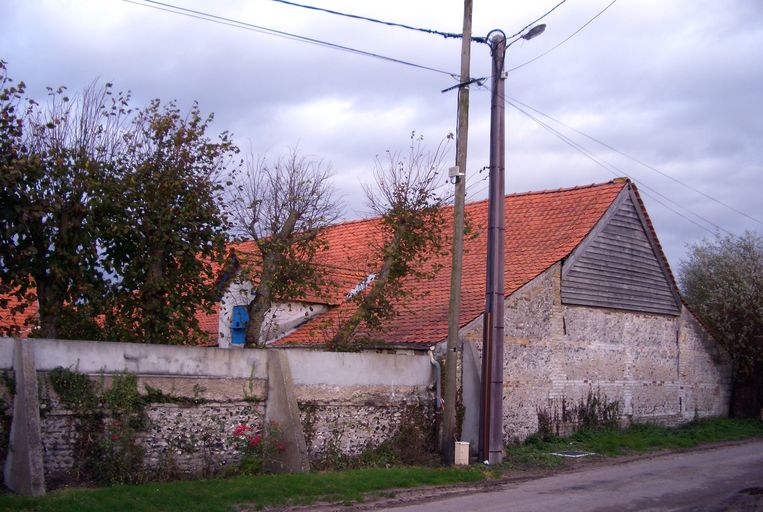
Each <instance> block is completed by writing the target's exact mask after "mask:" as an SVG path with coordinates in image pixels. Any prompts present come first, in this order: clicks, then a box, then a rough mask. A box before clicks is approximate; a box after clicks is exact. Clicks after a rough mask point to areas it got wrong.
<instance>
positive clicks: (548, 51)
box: [507, 0, 617, 73]
mask: <svg viewBox="0 0 763 512" xmlns="http://www.w3.org/2000/svg"><path fill="white" fill-rule="evenodd" d="M615 2H617V0H612V1H611V2H610V3H609V4H608V5H607V6H606V7H605V8H604V9H602V10H601V11H599V12H598V13H597V14H596V16H594V17H593V18H591V19H590V20H588V21H586V22H585V23H584V24H583V26H582V27H580V28H579V29H577V30H576V31H575V32H573V33H572V34H571V35H570V36H569V37H567V38H566V39H564V40H563V41H562V42H560V43H559V44H557V45H555V46H552V47H551V48H550V49H548V50H546V51H545V52H543V53H541V54H540V55H538V56H537V57H534V58H532V59H530V60H528V61H527V62H523V63H522V64H520V65H518V66H514V67H513V68H509V69H508V71H507V73H511V72H512V71H515V70H517V69H519V68H521V67H524V66H527V65H528V64H530V63H531V62H535V61H536V60H538V59H540V58H541V57H545V56H546V55H548V54H549V53H551V52H553V51H554V50H556V49H557V48H559V47H560V46H562V45H563V44H564V43H566V42H567V41H569V40H570V39H572V38H573V37H575V36H576V35H577V34H578V33H579V32H580V31H581V30H583V29H584V28H586V27H587V26H588V25H590V24H591V23H592V22H593V21H594V20H595V19H596V18H598V17H599V16H601V15H602V14H604V12H605V11H606V10H607V9H609V8H610V7H612V6H613V5H614V4H615ZM512 42H513V41H512Z"/></svg>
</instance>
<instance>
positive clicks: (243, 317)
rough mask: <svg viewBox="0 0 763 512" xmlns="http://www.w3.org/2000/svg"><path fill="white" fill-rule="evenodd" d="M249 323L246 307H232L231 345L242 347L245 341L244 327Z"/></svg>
mask: <svg viewBox="0 0 763 512" xmlns="http://www.w3.org/2000/svg"><path fill="white" fill-rule="evenodd" d="M248 323H249V312H248V311H247V307H246V306H233V315H232V316H231V321H230V342H231V343H232V344H233V345H243V344H244V342H245V341H246V326H247V324H248Z"/></svg>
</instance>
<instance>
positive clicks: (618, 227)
mask: <svg viewBox="0 0 763 512" xmlns="http://www.w3.org/2000/svg"><path fill="white" fill-rule="evenodd" d="M650 226H651V225H650V223H649V222H648V220H647V218H646V217H645V214H644V212H643V210H642V207H641V202H640V200H639V199H638V197H637V196H636V193H635V192H634V190H633V189H632V188H631V186H628V187H626V188H625V189H623V190H622V191H621V193H620V195H619V196H618V198H617V200H616V201H615V202H613V204H612V206H611V207H610V209H609V210H608V211H607V213H606V214H605V215H604V216H603V217H602V219H601V220H600V221H599V223H598V224H597V225H596V227H595V228H594V229H593V231H592V232H591V233H590V234H589V235H588V237H587V238H586V240H584V241H583V243H581V244H580V245H579V246H578V247H577V248H576V249H575V251H573V253H572V254H571V255H570V257H569V258H567V260H566V261H565V262H564V264H563V267H562V286H561V294H562V303H563V304H571V305H579V306H593V307H603V308H613V309H621V310H629V311H640V312H645V313H658V314H664V315H679V314H680V312H681V300H680V296H679V294H678V290H677V289H676V286H675V281H674V280H673V279H672V275H671V274H670V268H669V267H668V265H667V262H666V261H665V259H664V256H663V255H662V251H661V250H660V249H659V245H658V242H657V240H656V238H655V236H654V234H653V231H652V229H651V228H650Z"/></svg>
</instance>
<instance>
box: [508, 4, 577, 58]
mask: <svg viewBox="0 0 763 512" xmlns="http://www.w3.org/2000/svg"><path fill="white" fill-rule="evenodd" d="M566 1H567V0H562V1H561V2H559V3H558V4H556V5H555V6H553V7H552V8H551V9H550V10H549V11H548V12H546V14H544V15H543V16H541V17H540V18H538V19H537V20H535V21H531V22H530V23H528V24H527V25H525V26H524V27H522V28H521V29H520V30H519V31H517V33H515V34H512V35H511V36H509V39H511V38H515V39H513V40H512V41H511V42H510V43H506V48H508V47H509V46H511V45H512V44H514V43H516V42H517V41H519V40H520V39H522V34H523V33H524V31H525V30H527V29H528V28H530V27H532V26H533V25H535V24H536V23H538V22H539V21H540V20H542V19H543V18H545V17H546V16H548V15H549V14H551V13H552V12H554V11H555V10H556V9H557V7H559V6H560V5H562V4H563V3H564V2H566Z"/></svg>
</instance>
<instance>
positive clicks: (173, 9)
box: [123, 0, 460, 80]
mask: <svg viewBox="0 0 763 512" xmlns="http://www.w3.org/2000/svg"><path fill="white" fill-rule="evenodd" d="M123 1H124V2H127V3H130V4H135V5H140V6H142V7H149V8H151V9H156V10H159V11H164V12H169V13H172V14H179V15H181V16H187V17H189V18H196V19H199V20H204V21H209V22H212V23H217V24H220V25H226V26H230V27H235V28H240V29H243V30H249V31H252V32H257V33H261V34H268V35H272V36H276V37H282V38H285V39H290V40H294V41H301V42H304V43H309V44H314V45H317V46H323V47H325V48H332V49H335V50H340V51H346V52H349V53H354V54H357V55H362V56H365V57H371V58H375V59H380V60H384V61H387V62H394V63H396V64H403V65H405V66H410V67H413V68H418V69H423V70H426V71H432V72H435V73H440V74H443V75H448V76H450V77H451V78H453V79H455V80H459V79H460V77H459V74H458V73H451V72H449V71H444V70H442V69H437V68H433V67H429V66H424V65H421V64H416V63H414V62H409V61H406V60H402V59H396V58H394V57H388V56H386V55H381V54H378V53H373V52H368V51H365V50H359V49H357V48H352V47H349V46H343V45H340V44H336V43H330V42H328V41H322V40H320V39H315V38H312V37H306V36H301V35H298V34H292V33H290V32H284V31H282V30H276V29H272V28H268V27H263V26H260V25H254V24H252V23H246V22H243V21H239V20H235V19H232V18H226V17H223V16H217V15H214V14H209V13H206V12H203V11H196V10H193V9H187V8H185V7H179V6H176V5H172V4H168V3H164V2H158V1H156V0H143V1H137V0H123Z"/></svg>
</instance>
